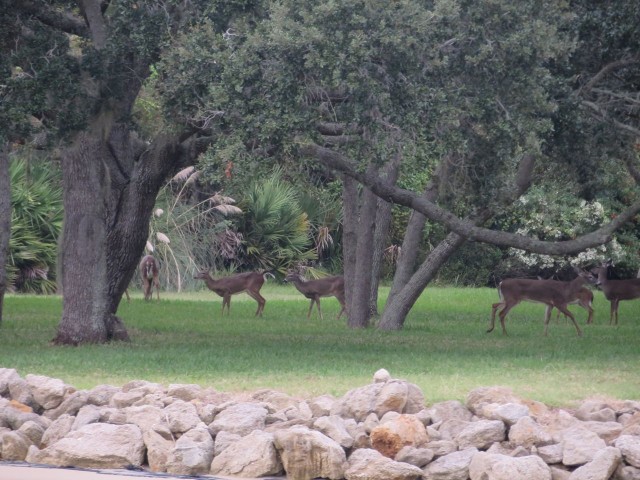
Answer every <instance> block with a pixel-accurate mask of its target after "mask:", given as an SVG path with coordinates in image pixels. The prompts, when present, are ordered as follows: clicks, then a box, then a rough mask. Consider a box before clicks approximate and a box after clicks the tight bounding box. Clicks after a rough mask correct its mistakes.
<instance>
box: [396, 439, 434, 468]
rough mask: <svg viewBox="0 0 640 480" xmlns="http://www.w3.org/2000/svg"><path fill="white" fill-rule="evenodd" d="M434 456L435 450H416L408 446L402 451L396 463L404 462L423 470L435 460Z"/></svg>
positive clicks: (397, 456) (398, 454)
mask: <svg viewBox="0 0 640 480" xmlns="http://www.w3.org/2000/svg"><path fill="white" fill-rule="evenodd" d="M434 456H435V455H434V453H433V450H431V449H429V448H416V447H412V446H411V445H407V446H406V447H402V448H401V449H400V451H399V452H398V453H397V454H396V456H395V458H394V460H395V461H396V462H404V463H408V464H410V465H415V466H416V467H419V468H422V467H424V466H425V465H426V464H427V463H429V462H430V461H431V460H433V457H434Z"/></svg>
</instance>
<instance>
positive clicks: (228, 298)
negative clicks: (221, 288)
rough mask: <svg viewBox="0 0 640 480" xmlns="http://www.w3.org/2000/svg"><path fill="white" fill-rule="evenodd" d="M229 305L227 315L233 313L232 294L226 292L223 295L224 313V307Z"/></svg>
mask: <svg viewBox="0 0 640 480" xmlns="http://www.w3.org/2000/svg"><path fill="white" fill-rule="evenodd" d="M225 305H226V306H227V315H231V294H230V293H225V294H224V296H223V297H222V315H224V307H225Z"/></svg>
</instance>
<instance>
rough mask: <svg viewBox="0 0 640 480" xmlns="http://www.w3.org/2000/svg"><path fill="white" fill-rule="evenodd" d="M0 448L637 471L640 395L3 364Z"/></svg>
mask: <svg viewBox="0 0 640 480" xmlns="http://www.w3.org/2000/svg"><path fill="white" fill-rule="evenodd" d="M0 459H3V460H12V461H26V462H30V463H37V464H50V465H57V466H75V467H85V468H131V467H142V468H145V469H148V470H151V471H154V472H168V473H171V474H177V475H222V476H231V477H265V476H279V475H286V478H288V479H296V480H297V479H300V480H303V479H304V480H306V479H314V478H327V479H335V480H339V479H347V480H377V479H380V480H392V479H395V480H404V479H437V480H467V479H471V480H518V479H527V480H538V479H540V480H542V479H544V480H551V479H554V480H555V479H558V480H563V479H569V480H607V479H611V478H613V479H616V480H640V402H637V401H619V402H618V401H616V402H604V401H593V400H591V401H585V402H583V403H582V404H581V405H580V407H579V408H577V409H576V411H574V412H571V413H570V412H569V411H567V410H562V409H551V408H548V407H546V406H545V405H543V404H541V403H538V402H534V401H529V400H524V399H521V398H518V397H516V396H514V395H513V394H512V393H511V392H510V391H509V390H508V389H506V388H501V387H490V388H479V389H476V390H474V391H472V392H471V393H470V394H469V395H468V397H467V400H466V403H465V404H462V403H461V402H458V401H447V402H440V403H436V404H433V405H431V406H430V407H426V406H425V399H424V396H423V394H422V392H421V391H420V389H419V388H418V387H417V386H416V385H414V384H411V383H409V382H406V381H403V380H397V379H392V378H391V377H390V375H389V374H388V372H386V371H385V370H380V371H378V372H376V374H375V375H374V383H372V384H370V385H366V386H363V387H360V388H356V389H354V390H351V391H350V392H348V393H347V394H346V395H344V396H343V397H342V398H334V397H332V396H329V395H322V396H319V397H316V398H313V399H308V400H300V399H296V398H292V397H290V396H288V395H285V394H283V393H279V392H274V391H271V390H263V391H259V392H256V393H254V394H252V395H247V396H246V398H238V397H236V398H233V397H231V396H230V395H227V394H223V393H220V392H217V391H215V390H212V389H203V388H201V387H199V386H197V385H169V386H168V387H164V386H162V385H159V384H155V383H150V382H145V381H133V382H130V383H128V384H126V385H124V386H123V387H121V388H116V387H113V386H106V385H103V386H99V387H96V388H94V389H92V390H79V391H76V390H75V389H74V388H73V387H71V386H69V385H66V384H65V383H64V382H62V381H61V380H57V379H52V378H48V377H43V376H38V375H27V376H26V377H25V378H22V377H20V375H18V373H17V372H16V371H15V370H13V369H0Z"/></svg>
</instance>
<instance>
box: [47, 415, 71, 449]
mask: <svg viewBox="0 0 640 480" xmlns="http://www.w3.org/2000/svg"><path fill="white" fill-rule="evenodd" d="M74 421H75V417H72V416H71V415H67V414H66V413H65V414H63V415H61V416H60V417H58V418H57V419H56V420H54V421H53V422H52V423H51V425H49V428H47V429H46V430H45V432H44V434H43V435H42V440H41V444H40V447H41V448H45V447H48V446H49V445H52V444H54V443H56V442H57V441H58V440H60V439H61V438H63V437H65V436H66V435H67V434H68V433H69V432H70V431H71V427H72V426H73V422H74Z"/></svg>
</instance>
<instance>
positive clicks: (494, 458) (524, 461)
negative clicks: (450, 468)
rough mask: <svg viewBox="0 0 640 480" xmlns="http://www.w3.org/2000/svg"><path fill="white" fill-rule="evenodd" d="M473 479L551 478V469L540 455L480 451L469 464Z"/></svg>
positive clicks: (542, 479)
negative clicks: (522, 455) (519, 455)
mask: <svg viewBox="0 0 640 480" xmlns="http://www.w3.org/2000/svg"><path fill="white" fill-rule="evenodd" d="M469 477H470V478H471V480H515V479H520V478H522V479H524V478H526V479H527V480H551V469H550V468H549V467H548V466H547V464H546V463H544V462H543V461H542V459H541V458H540V457H537V456H535V455H529V456H526V457H511V456H508V455H499V454H491V453H486V452H478V453H477V454H475V455H474V456H473V458H472V460H471V463H470V465H469Z"/></svg>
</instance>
